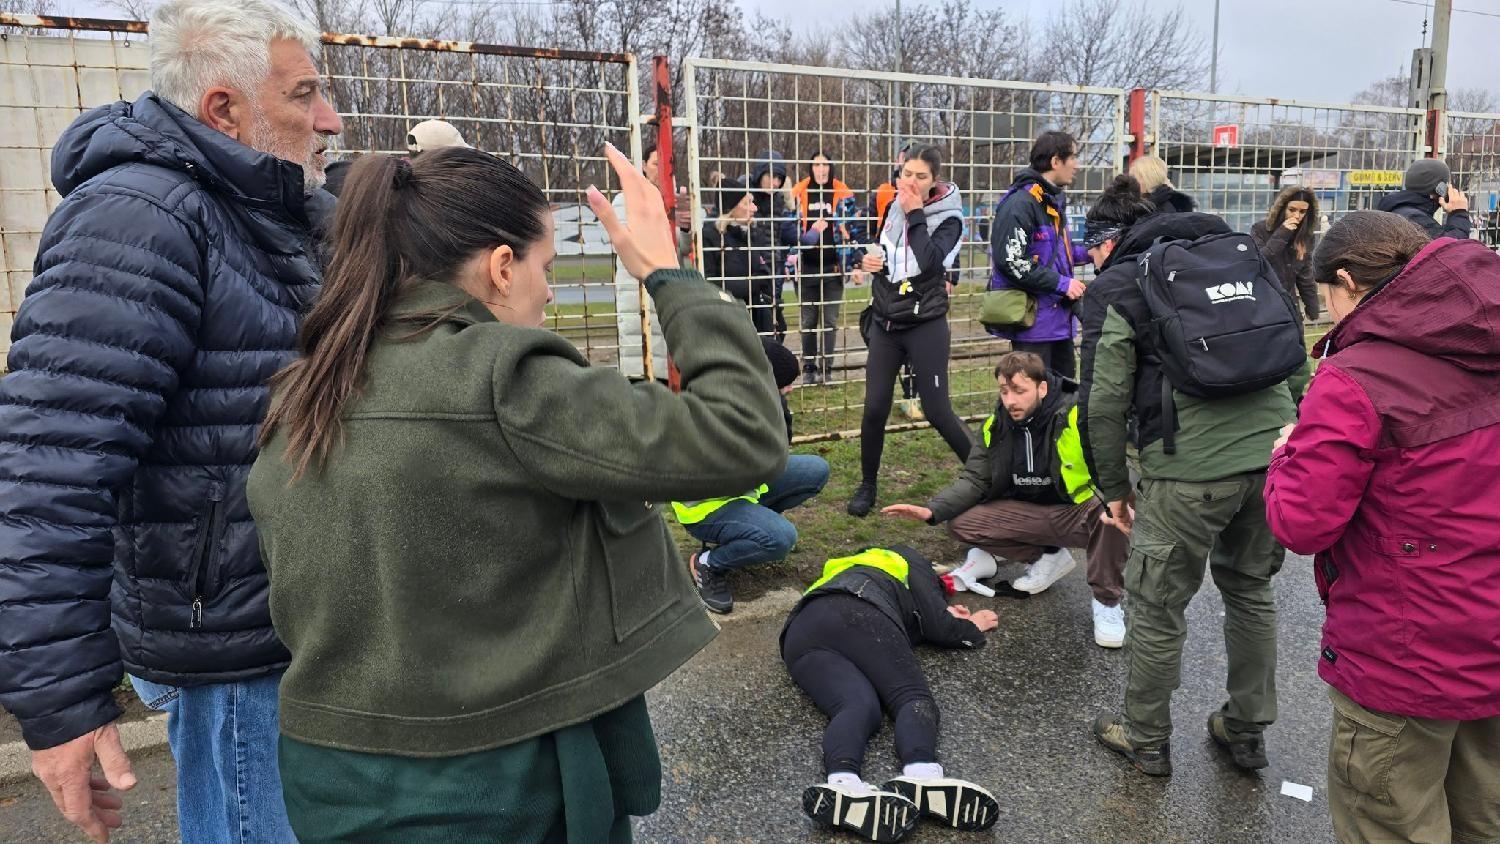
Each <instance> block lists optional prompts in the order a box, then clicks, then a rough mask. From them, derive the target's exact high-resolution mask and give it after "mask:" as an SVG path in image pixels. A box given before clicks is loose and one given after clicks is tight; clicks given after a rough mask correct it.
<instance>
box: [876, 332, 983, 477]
mask: <svg viewBox="0 0 1500 844" xmlns="http://www.w3.org/2000/svg"><path fill="white" fill-rule="evenodd" d="M867 342H868V344H869V347H870V357H869V362H868V364H867V369H866V372H865V415H864V420H863V422H862V423H861V425H860V444H859V456H860V469H861V471H862V472H863V473H864V481H865V483H869V484H873V483H875V478H876V476H877V475H879V474H880V455H881V452H883V451H884V450H885V425H886V422H887V420H889V419H890V416H891V402H892V401H893V400H894V395H893V394H894V392H895V387H896V372H897V371H898V370H899V369H900V368H901V364H902V363H905V362H907V361H910V362H911V365H912V369H913V371H914V372H915V374H916V381H917V395H918V396H919V397H921V399H922V413H924V414H925V415H926V416H927V421H928V422H931V423H932V427H934V428H936V429H937V430H938V433H939V434H942V436H943V440H944V441H946V442H947V443H948V447H949V448H951V449H953V453H954V454H955V455H957V456H958V462H960V463H963V462H964V461H966V460H968V459H969V449H970V448H971V447H972V446H973V445H974V440H973V438H972V437H971V436H970V434H969V429H968V427H967V426H965V425H964V423H963V420H962V419H959V418H958V414H957V413H954V412H953V403H952V401H950V400H949V398H948V347H949V335H948V321H947V320H946V319H933V320H928V321H927V322H923V323H919V324H917V325H915V326H912V327H911V328H907V329H904V330H899V331H886V330H885V329H884V328H882V327H880V326H879V325H872V326H870V336H869V338H868V339H867Z"/></svg>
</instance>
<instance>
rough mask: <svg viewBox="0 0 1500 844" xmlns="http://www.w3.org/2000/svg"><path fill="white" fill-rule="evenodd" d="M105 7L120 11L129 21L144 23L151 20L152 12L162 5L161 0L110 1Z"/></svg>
mask: <svg viewBox="0 0 1500 844" xmlns="http://www.w3.org/2000/svg"><path fill="white" fill-rule="evenodd" d="M105 5H107V6H109V7H110V8H112V9H118V10H119V11H120V13H121V14H122V15H124V16H125V17H126V19H128V20H133V21H144V20H150V19H151V12H152V11H153V10H155V9H156V7H157V6H159V5H161V0H109V2H108V3H106V4H105Z"/></svg>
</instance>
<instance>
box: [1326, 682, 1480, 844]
mask: <svg viewBox="0 0 1500 844" xmlns="http://www.w3.org/2000/svg"><path fill="white" fill-rule="evenodd" d="M1328 696H1329V697H1330V698H1332V699H1333V735H1332V737H1331V739H1330V740H1329V742H1328V809H1329V813H1330V814H1331V815H1332V816H1333V831H1334V834H1335V835H1337V836H1338V840H1339V841H1340V842H1342V844H1390V842H1393V841H1400V842H1409V844H1480V842H1495V841H1500V753H1497V751H1496V749H1497V748H1500V717H1495V718H1481V719H1479V720H1476V721H1439V720H1436V719H1432V718H1414V717H1410V716H1406V715H1392V714H1390V713H1387V712H1377V711H1375V710H1373V709H1366V708H1364V707H1363V706H1360V705H1359V704H1357V703H1355V702H1354V701H1352V700H1350V699H1349V698H1348V697H1345V696H1344V694H1343V693H1342V692H1340V691H1339V690H1338V689H1334V688H1329V690H1328Z"/></svg>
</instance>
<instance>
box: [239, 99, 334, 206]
mask: <svg viewBox="0 0 1500 844" xmlns="http://www.w3.org/2000/svg"><path fill="white" fill-rule="evenodd" d="M251 125H252V128H253V130H254V132H255V143H253V144H251V145H250V148H251V149H253V150H256V151H257V152H263V153H265V154H266V155H274V156H276V157H277V158H279V159H281V160H282V161H286V162H289V163H291V164H296V165H298V166H299V167H301V168H302V193H303V194H304V195H308V196H310V195H312V193H313V192H314V191H316V190H317V189H318V188H320V187H322V186H323V183H324V182H326V181H328V176H327V174H325V173H324V172H323V166H324V165H323V163H322V162H320V161H319V160H318V153H320V152H322V151H323V150H325V149H327V142H326V141H324V140H323V138H322V136H320V135H318V134H317V133H314V134H313V136H312V138H311V139H310V140H303V139H301V138H298V137H296V136H289V135H286V134H284V133H279V132H277V131H276V129H275V128H274V127H273V126H272V125H271V121H270V120H268V119H267V118H266V114H265V112H263V111H261V110H260V109H259V108H256V109H254V110H253V111H252V112H251Z"/></svg>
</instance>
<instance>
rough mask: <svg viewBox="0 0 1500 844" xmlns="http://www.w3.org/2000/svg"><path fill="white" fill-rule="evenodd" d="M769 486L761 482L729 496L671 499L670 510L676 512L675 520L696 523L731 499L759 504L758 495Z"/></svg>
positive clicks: (763, 493) (763, 492) (764, 491)
mask: <svg viewBox="0 0 1500 844" xmlns="http://www.w3.org/2000/svg"><path fill="white" fill-rule="evenodd" d="M770 491H771V488H770V487H769V486H767V485H765V484H761V485H760V486H758V487H756V488H755V489H753V490H751V491H749V492H747V493H745V494H744V495H733V496H730V497H729V498H705V499H703V500H702V501H673V502H672V512H673V513H676V514H677V522H678V524H682V525H696V524H698V523H699V522H701V521H703V520H704V519H706V518H708V517H709V516H712V515H713V514H714V513H716V512H718V510H719V508H720V507H723V506H724V505H725V504H728V503H729V502H731V501H740V500H744V501H748V502H750V503H751V504H759V503H760V497H761V496H762V495H765V494H766V493H768V492H770Z"/></svg>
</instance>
